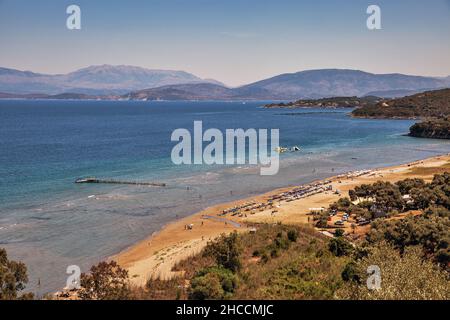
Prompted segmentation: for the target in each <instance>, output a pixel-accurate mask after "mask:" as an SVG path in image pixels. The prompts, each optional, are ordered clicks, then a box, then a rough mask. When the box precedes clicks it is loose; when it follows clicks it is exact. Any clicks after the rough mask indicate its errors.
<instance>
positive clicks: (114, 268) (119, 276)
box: [79, 261, 131, 300]
mask: <svg viewBox="0 0 450 320" xmlns="http://www.w3.org/2000/svg"><path fill="white" fill-rule="evenodd" d="M79 296H80V298H81V299H83V300H127V299H130V296H131V290H130V286H129V281H128V271H127V270H125V269H122V268H121V267H120V266H119V265H118V264H117V262H115V261H111V262H109V263H108V262H100V263H99V264H98V265H96V266H92V268H91V270H90V273H89V274H84V273H83V274H82V275H81V289H80V292H79Z"/></svg>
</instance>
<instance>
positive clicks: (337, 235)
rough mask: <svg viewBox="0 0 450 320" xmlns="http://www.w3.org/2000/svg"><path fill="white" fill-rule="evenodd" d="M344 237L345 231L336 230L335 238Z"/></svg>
mask: <svg viewBox="0 0 450 320" xmlns="http://www.w3.org/2000/svg"><path fill="white" fill-rule="evenodd" d="M343 235H344V230H343V229H336V230H335V231H334V236H335V237H336V238H339V237H342V236H343Z"/></svg>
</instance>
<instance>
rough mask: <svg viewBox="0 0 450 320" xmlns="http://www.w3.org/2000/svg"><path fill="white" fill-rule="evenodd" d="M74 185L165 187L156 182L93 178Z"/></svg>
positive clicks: (79, 181)
mask: <svg viewBox="0 0 450 320" xmlns="http://www.w3.org/2000/svg"><path fill="white" fill-rule="evenodd" d="M75 183H107V184H130V185H135V186H151V187H165V186H166V184H165V183H158V182H144V181H123V180H114V179H98V178H95V177H89V178H80V179H77V180H76V181H75Z"/></svg>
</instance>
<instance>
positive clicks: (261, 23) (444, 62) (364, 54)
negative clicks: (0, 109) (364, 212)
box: [0, 0, 450, 85]
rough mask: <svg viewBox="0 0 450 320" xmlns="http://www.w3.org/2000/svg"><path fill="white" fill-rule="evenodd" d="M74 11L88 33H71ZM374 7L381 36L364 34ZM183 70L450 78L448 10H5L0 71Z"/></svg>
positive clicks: (212, 0) (407, 0)
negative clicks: (124, 67) (339, 70)
mask: <svg viewBox="0 0 450 320" xmlns="http://www.w3.org/2000/svg"><path fill="white" fill-rule="evenodd" d="M70 4H77V5H79V6H80V7H81V12H82V29H81V30H79V31H73V30H72V31H71V30H68V29H67V28H66V19H67V16H68V15H67V14H66V8H67V6H68V5H70ZM370 4H377V5H379V6H380V7H381V12H382V30H376V31H370V30H368V29H367V27H366V19H367V17H368V15H367V14H366V9H367V7H368V5H370ZM94 64H126V65H136V66H142V67H146V68H158V69H173V70H185V71H188V72H192V73H194V74H196V75H198V76H200V77H203V78H214V79H217V80H220V81H223V82H225V83H226V84H228V85H240V84H244V83H248V82H252V81H256V80H260V79H263V78H266V77H270V76H273V75H276V74H279V73H285V72H296V71H301V70H306V69H321V68H350V69H361V70H365V71H369V72H375V73H392V72H400V73H406V74H418V75H432V76H443V75H450V0H428V1H425V0H417V1H415V0H386V1H384V0H371V1H366V0H327V1H326V0H315V1H313V0H310V1H301V0H270V1H265V0H145V1H144V0H71V1H66V0H39V1H35V0H27V1H25V0H0V66H3V67H10V68H17V69H21V70H32V71H36V72H43V73H66V72H70V71H73V70H75V69H78V68H81V67H85V66H88V65H94Z"/></svg>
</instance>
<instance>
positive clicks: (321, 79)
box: [126, 69, 450, 100]
mask: <svg viewBox="0 0 450 320" xmlns="http://www.w3.org/2000/svg"><path fill="white" fill-rule="evenodd" d="M449 84H450V81H448V79H442V78H441V79H439V78H431V77H420V76H408V75H402V74H372V73H367V72H363V71H355V70H338V69H327V70H311V71H302V72H297V73H289V74H282V75H279V76H276V77H273V78H269V79H265V80H262V81H258V82H255V83H251V84H248V85H245V86H242V87H238V88H233V89H230V88H226V87H223V86H219V85H214V86H203V85H198V84H187V85H182V86H180V85H173V86H164V87H160V88H153V89H149V90H141V91H138V92H132V93H130V94H128V95H127V96H126V97H127V98H130V99H139V100H158V99H161V100H202V99H210V100H211V99H212V100H223V99H236V100H237V99H259V100H291V99H292V100H295V99H308V98H309V99H316V98H322V97H339V96H359V97H361V96H366V95H376V96H379V97H398V96H405V95H408V94H414V93H417V92H422V91H426V90H430V89H439V88H445V87H448V86H449Z"/></svg>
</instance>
